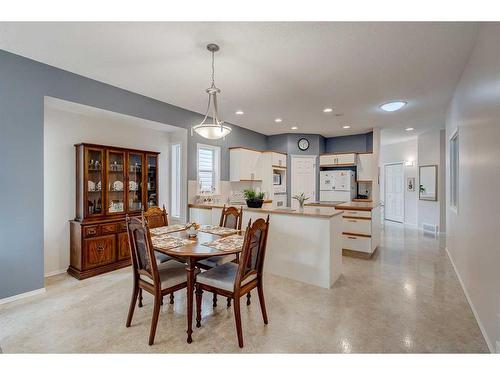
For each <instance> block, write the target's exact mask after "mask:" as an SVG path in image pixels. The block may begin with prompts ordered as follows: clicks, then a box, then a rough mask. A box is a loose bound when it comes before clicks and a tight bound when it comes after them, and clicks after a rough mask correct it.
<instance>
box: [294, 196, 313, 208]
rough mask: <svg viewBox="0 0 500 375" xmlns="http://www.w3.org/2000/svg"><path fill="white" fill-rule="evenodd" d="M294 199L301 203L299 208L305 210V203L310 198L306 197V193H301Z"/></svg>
mask: <svg viewBox="0 0 500 375" xmlns="http://www.w3.org/2000/svg"><path fill="white" fill-rule="evenodd" d="M292 199H296V200H297V201H298V202H299V207H300V209H301V210H303V209H304V202H305V201H306V200H308V199H309V197H306V195H305V194H304V193H300V194H297V195H294V196H293V197H292Z"/></svg>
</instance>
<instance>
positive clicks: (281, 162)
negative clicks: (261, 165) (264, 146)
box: [271, 151, 286, 168]
mask: <svg viewBox="0 0 500 375" xmlns="http://www.w3.org/2000/svg"><path fill="white" fill-rule="evenodd" d="M271 155H272V163H273V167H278V168H286V154H284V153H281V152H275V151H271Z"/></svg>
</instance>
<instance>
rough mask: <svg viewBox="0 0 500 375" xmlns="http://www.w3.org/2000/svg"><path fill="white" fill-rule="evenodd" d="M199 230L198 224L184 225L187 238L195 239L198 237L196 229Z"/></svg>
mask: <svg viewBox="0 0 500 375" xmlns="http://www.w3.org/2000/svg"><path fill="white" fill-rule="evenodd" d="M200 228H201V225H200V224H198V223H187V224H186V232H187V234H188V236H189V237H196V236H197V235H198V229H200Z"/></svg>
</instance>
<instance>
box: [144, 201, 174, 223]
mask: <svg viewBox="0 0 500 375" xmlns="http://www.w3.org/2000/svg"><path fill="white" fill-rule="evenodd" d="M144 217H145V218H146V219H147V221H148V225H149V228H158V227H166V226H167V225H168V214H167V210H166V209H165V205H163V209H161V208H160V207H158V206H152V207H149V208H148V209H147V211H146V212H144Z"/></svg>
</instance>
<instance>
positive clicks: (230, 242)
mask: <svg viewBox="0 0 500 375" xmlns="http://www.w3.org/2000/svg"><path fill="white" fill-rule="evenodd" d="M244 239H245V238H244V237H243V236H240V235H239V234H233V235H232V236H228V237H223V238H219V239H217V240H215V241H212V242H206V243H204V244H203V245H205V246H208V247H212V248H214V249H217V250H221V251H233V250H240V249H241V248H242V247H243V240H244Z"/></svg>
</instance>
